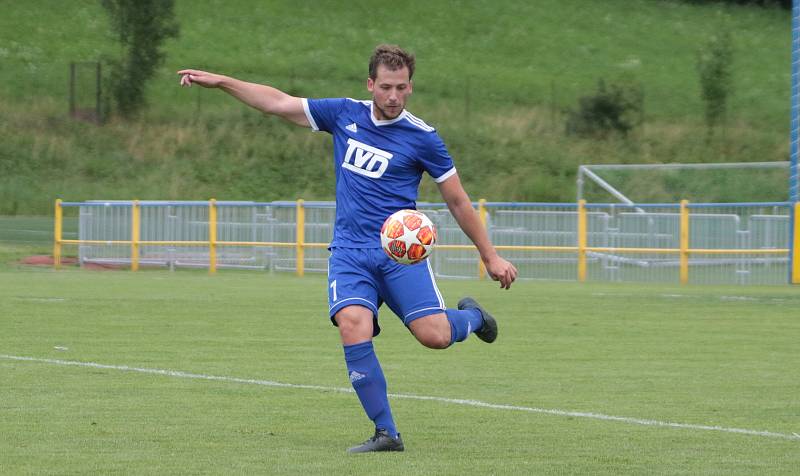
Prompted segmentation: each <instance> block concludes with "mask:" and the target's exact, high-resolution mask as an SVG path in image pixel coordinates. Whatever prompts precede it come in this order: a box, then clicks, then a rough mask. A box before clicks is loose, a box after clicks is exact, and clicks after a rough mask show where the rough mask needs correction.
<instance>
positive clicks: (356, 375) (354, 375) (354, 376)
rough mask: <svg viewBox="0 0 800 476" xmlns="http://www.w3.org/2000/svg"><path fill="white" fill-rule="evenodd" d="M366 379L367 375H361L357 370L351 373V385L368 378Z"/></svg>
mask: <svg viewBox="0 0 800 476" xmlns="http://www.w3.org/2000/svg"><path fill="white" fill-rule="evenodd" d="M366 377H367V376H366V375H364V374H362V373H359V372H356V371H355V370H353V371H352V372H350V383H352V382H357V381H359V380H361V379H362V378H366Z"/></svg>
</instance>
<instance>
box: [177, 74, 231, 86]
mask: <svg viewBox="0 0 800 476" xmlns="http://www.w3.org/2000/svg"><path fill="white" fill-rule="evenodd" d="M178 74H179V75H180V76H181V86H186V87H191V86H192V84H198V85H200V86H202V87H204V88H216V87H219V85H220V83H221V82H222V80H223V79H225V76H222V75H219V74H214V73H208V72H206V71H200V70H197V69H182V70H180V71H178Z"/></svg>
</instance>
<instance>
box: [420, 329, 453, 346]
mask: <svg viewBox="0 0 800 476" xmlns="http://www.w3.org/2000/svg"><path fill="white" fill-rule="evenodd" d="M414 337H416V338H417V341H419V343H420V344H422V345H424V346H425V347H428V348H430V349H446V348H448V347H450V335H449V334H448V335H444V334H443V333H441V332H436V331H433V330H429V331H427V332H417V333H414Z"/></svg>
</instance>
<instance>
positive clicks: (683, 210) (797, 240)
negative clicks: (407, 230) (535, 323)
mask: <svg viewBox="0 0 800 476" xmlns="http://www.w3.org/2000/svg"><path fill="white" fill-rule="evenodd" d="M295 206H296V232H295V233H296V241H295V242H269V241H219V240H218V239H217V202H216V200H214V199H211V200H209V201H208V241H202V240H196V241H148V240H141V235H140V233H141V205H140V204H139V201H138V200H134V201H133V202H132V205H131V239H130V240H113V241H109V240H65V239H64V238H63V236H62V235H63V232H62V231H63V205H62V201H61V199H58V200H56V201H55V226H54V231H55V232H54V235H55V236H54V243H53V264H54V266H55V267H56V268H59V267H60V266H61V256H62V246H63V245H80V244H86V245H89V244H94V245H130V247H131V271H137V270H138V269H139V250H140V248H141V247H142V246H152V245H158V246H207V247H208V254H209V266H208V270H209V273H210V274H214V273H216V270H217V248H218V247H220V246H269V247H286V248H295V252H296V257H297V258H296V274H297V275H298V276H303V275H304V273H305V266H304V265H305V263H304V262H305V250H306V249H307V248H327V247H328V243H307V242H306V241H305V206H304V201H303V200H302V199H301V200H297V202H296V205H295ZM577 215H578V218H577V221H578V223H577V232H578V233H577V234H578V236H577V246H529V245H515V246H512V245H497V246H495V248H496V249H497V250H499V251H546V252H574V253H577V257H578V269H577V279H578V281H581V282H584V281H586V277H587V266H586V261H587V260H586V256H587V253H588V252H614V253H654V254H677V255H678V256H679V261H680V268H679V276H680V282H681V283H682V284H686V283H688V282H689V256H690V255H693V254H695V255H699V254H717V255H720V254H725V255H744V254H748V255H752V254H755V255H787V254H789V252H790V250H789V249H780V248H778V249H716V248H715V249H702V248H689V216H690V213H689V202H688V201H687V200H682V201H681V202H680V232H679V236H680V239H679V247H678V248H616V247H602V246H588V245H587V243H588V239H587V237H588V234H589V233H588V227H587V212H586V201H585V200H580V201H579V202H578V214H577ZM478 216H479V218H480V221H481V223H482V224H483V226H484V227H485V226H486V223H487V210H486V200H483V199H482V200H480V201H479V202H478ZM793 217H794V218H793V221H792V227H793V242H792V243H791V246H792V250H793V257H794V259H793V260H792V263H791V264H790V277H789V280H790V282H791V283H792V284H800V254H799V253H800V202H799V203H795V204H794V206H793ZM437 248H438V249H442V250H474V249H475V247H474V246H472V245H437ZM485 276H486V268H485V267H484V266H483V263H482V262H481V260H480V259H479V260H478V277H479V278H480V279H483V278H485Z"/></svg>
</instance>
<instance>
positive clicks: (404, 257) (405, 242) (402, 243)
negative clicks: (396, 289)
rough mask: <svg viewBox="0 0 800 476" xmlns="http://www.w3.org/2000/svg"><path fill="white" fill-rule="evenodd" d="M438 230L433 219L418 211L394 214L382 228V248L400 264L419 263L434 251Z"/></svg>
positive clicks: (401, 211)
mask: <svg viewBox="0 0 800 476" xmlns="http://www.w3.org/2000/svg"><path fill="white" fill-rule="evenodd" d="M435 244H436V228H435V227H434V226H433V222H431V219H430V218H428V217H427V216H425V214H424V213H422V212H418V211H416V210H400V211H399V212H395V213H393V214H392V215H391V216H389V218H387V219H386V221H385V222H383V226H382V227H381V246H382V247H383V251H385V252H386V254H387V255H389V257H390V258H392V259H393V260H395V261H397V262H398V263H400V264H414V263H419V262H420V261H422V260H424V259H425V258H427V257H428V256H430V254H431V252H432V251H433V247H434V245H435Z"/></svg>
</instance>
